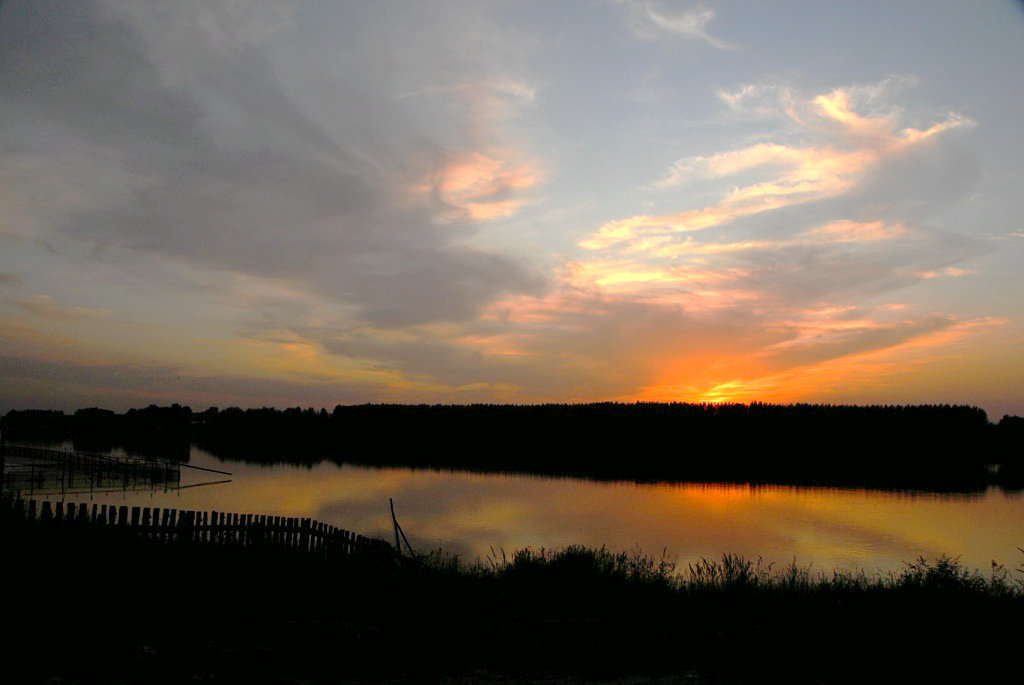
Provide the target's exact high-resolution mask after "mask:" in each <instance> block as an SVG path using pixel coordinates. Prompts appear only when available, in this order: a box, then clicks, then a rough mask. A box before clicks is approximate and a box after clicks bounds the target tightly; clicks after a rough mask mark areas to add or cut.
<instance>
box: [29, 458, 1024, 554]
mask: <svg viewBox="0 0 1024 685" xmlns="http://www.w3.org/2000/svg"><path fill="white" fill-rule="evenodd" d="M190 464H191V465H194V466H199V467H205V468H211V469H218V470H224V471H230V472H231V475H230V476H220V475H218V474H215V473H210V472H206V471H199V470H196V469H191V468H185V469H183V470H182V476H181V483H180V486H181V487H180V488H178V489H162V488H159V487H157V488H152V489H143V490H138V491H122V490H118V489H113V490H112V491H109V492H92V493H90V492H80V493H75V494H67V495H65V499H66V500H73V501H76V502H78V501H91V502H96V503H99V504H128V505H141V506H159V507H174V508H179V509H195V510H218V511H227V512H239V513H258V514H269V515H279V516H294V517H304V518H305V517H309V518H313V519H317V520H320V521H324V522H326V523H330V524H333V525H336V526H339V527H342V528H346V529H348V530H353V531H355V532H357V533H361V534H363V535H373V536H380V537H383V538H385V539H389V540H390V539H393V534H392V527H391V517H390V512H389V508H388V499H389V498H393V499H394V501H395V508H396V512H397V515H398V520H399V522H400V523H401V525H402V527H403V529H404V530H405V532H406V535H407V536H408V538H409V541H410V542H411V544H412V545H413V547H415V548H416V550H417V551H425V550H430V549H438V548H441V549H444V550H446V551H448V552H451V553H455V554H459V555H461V556H462V557H464V558H467V559H469V560H474V559H477V558H480V559H482V560H485V561H486V559H487V558H488V557H490V556H492V555H493V556H497V557H498V558H500V557H501V555H502V553H503V552H504V553H505V554H506V555H509V556H511V554H512V552H513V551H514V550H516V549H520V548H524V547H532V548H534V549H538V548H542V547H544V548H557V547H563V546H566V545H571V544H582V545H586V546H594V547H600V546H605V547H608V548H609V549H611V550H613V551H623V550H625V551H632V550H636V549H639V550H642V551H643V552H645V553H647V554H649V555H652V556H655V557H661V555H662V554H663V553H664V554H665V555H667V556H668V557H670V558H673V559H676V560H677V561H679V562H681V563H684V564H685V563H687V562H693V561H696V560H697V559H699V558H701V557H708V558H714V559H717V558H720V557H721V555H722V554H723V553H725V552H731V553H735V554H740V555H742V556H745V557H747V558H752V559H756V558H758V557H761V558H762V559H763V560H764V561H765V562H769V563H774V564H775V565H776V566H779V565H784V564H788V563H790V562H792V561H794V560H795V561H796V563H797V564H799V565H801V566H807V565H810V566H811V567H812V569H817V570H824V571H829V570H831V569H833V568H841V569H856V568H863V569H865V570H868V571H874V570H876V569H883V570H888V569H898V568H900V567H901V566H902V564H903V562H905V561H913V560H916V559H917V558H918V557H921V556H923V557H925V558H927V559H934V558H935V557H937V556H938V555H941V554H946V555H950V556H959V557H960V559H961V561H963V562H964V563H965V564H967V565H968V566H971V567H974V568H979V569H981V570H983V571H987V569H988V567H989V565H990V563H991V562H992V560H996V561H998V562H1000V563H1003V564H1005V565H1006V566H1008V567H1011V568H1016V567H1018V566H1019V565H1020V564H1021V562H1024V554H1022V553H1021V552H1020V551H1019V550H1018V547H1024V497H1021V496H1020V494H1019V493H1006V492H1004V491H1002V490H1001V489H998V488H995V487H993V488H990V489H989V490H987V491H986V492H984V493H981V494H976V495H940V494H933V493H913V492H889V491H878V490H848V489H831V488H797V487H790V486H749V485H735V484H695V483H679V484H664V483H663V484H634V483H606V482H594V481H588V480H578V479H568V478H548V477H540V476H528V475H505V474H480V473H465V472H440V471H431V470H413V469H409V468H369V467H362V466H351V465H342V466H338V465H335V464H332V463H321V464H319V465H316V466H313V467H308V468H307V467H303V466H292V465H274V466H261V465H256V464H246V463H241V462H232V461H227V462H224V461H221V460H219V459H217V458H215V457H214V456H212V455H210V454H208V453H206V452H204V451H203V450H200V449H198V448H195V447H193V448H192V452H191V460H190ZM226 478H230V482H226V483H214V481H218V480H223V479H226ZM23 494H25V495H26V496H27V495H28V493H27V492H23ZM33 496H34V497H36V498H37V499H51V500H59V499H61V495H60V494H49V495H44V494H36V495H33Z"/></svg>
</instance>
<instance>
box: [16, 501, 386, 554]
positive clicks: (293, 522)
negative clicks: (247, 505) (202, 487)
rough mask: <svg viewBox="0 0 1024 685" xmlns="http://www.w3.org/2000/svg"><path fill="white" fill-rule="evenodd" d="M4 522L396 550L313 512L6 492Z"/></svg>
mask: <svg viewBox="0 0 1024 685" xmlns="http://www.w3.org/2000/svg"><path fill="white" fill-rule="evenodd" d="M0 517H2V521H3V524H4V525H5V526H6V525H10V526H21V527H23V528H30V527H39V528H40V529H49V530H60V531H62V532H67V533H69V534H70V533H73V532H74V531H76V530H77V531H96V532H100V531H103V532H110V533H122V534H124V535H126V536H130V537H131V538H133V539H135V540H141V541H144V542H148V543H153V544H167V545H215V546H222V547H233V548H242V549H252V550H275V549H277V550H283V551H294V552H305V553H307V554H316V555H321V556H331V557H337V556H348V555H353V554H362V553H377V554H392V553H394V548H392V546H391V545H390V544H388V542H386V541H385V540H381V539H378V538H370V537H364V536H362V535H356V534H355V533H352V532H350V531H347V530H342V529H341V528H336V527H335V526H331V525H328V524H326V523H321V522H320V521H314V520H312V519H308V518H290V517H283V516H266V515H262V514H234V513H226V512H218V511H210V512H206V511H188V510H178V509H168V508H163V509H161V508H160V507H152V508H151V507H128V506H127V505H121V506H115V505H107V504H95V503H94V504H92V505H91V506H90V505H89V504H86V503H85V502H78V503H75V502H63V501H57V502H51V501H50V500H42V501H41V502H37V501H36V500H34V499H29V500H25V499H22V498H20V497H13V496H10V495H5V496H4V497H3V498H2V507H0Z"/></svg>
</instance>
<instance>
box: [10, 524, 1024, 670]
mask: <svg viewBox="0 0 1024 685" xmlns="http://www.w3.org/2000/svg"><path fill="white" fill-rule="evenodd" d="M87 530H89V529H88V527H87V526H82V527H78V526H74V525H71V526H66V527H63V528H61V527H55V526H49V527H48V526H45V525H36V526H34V527H29V528H24V527H21V528H16V529H12V528H8V529H6V533H7V535H5V540H6V544H7V547H8V551H9V552H10V553H12V557H11V558H12V559H14V560H15V563H12V564H10V569H11V571H12V573H11V574H10V575H9V577H8V581H7V582H8V583H9V586H8V587H10V588H12V589H16V590H17V591H16V592H11V593H8V595H7V597H6V601H5V606H6V608H7V610H8V615H9V616H11V617H12V623H13V624H14V625H15V626H16V628H15V630H14V631H13V632H12V633H9V635H8V637H7V638H6V647H7V648H8V650H7V654H8V655H9V656H8V658H6V659H5V663H4V664H3V666H2V668H3V671H4V673H5V674H6V675H7V676H9V677H13V678H14V680H15V681H17V682H40V683H41V682H49V683H54V682H62V683H64V682H75V683H109V682H147V683H178V682H253V683H296V682H304V683H344V682H349V683H350V682H427V681H434V682H442V681H448V682H472V681H474V680H476V679H481V680H490V681H498V682H524V681H537V682H591V681H601V680H612V681H615V680H618V681H622V680H623V679H627V678H632V679H634V681H636V680H637V679H645V678H657V679H660V680H661V681H662V682H691V683H693V682H697V683H712V682H715V683H736V682H754V681H757V682H764V681H766V680H767V681H770V682H791V683H855V682H856V683H860V682H865V681H866V680H870V681H872V682H882V681H884V682H895V681H898V680H905V679H907V678H911V677H912V678H915V679H926V680H929V681H931V682H972V681H975V682H976V681H981V680H986V679H992V678H995V677H997V676H998V675H1000V674H1005V673H1007V672H1010V671H1009V670H1008V669H1012V668H1015V667H1016V660H1017V651H1016V648H1017V639H1016V636H1017V635H1018V634H1019V633H1018V630H1017V623H1018V621H1019V616H1020V612H1021V609H1024V593H1022V584H1021V582H1020V577H1021V576H1020V573H1019V572H1018V571H1013V570H1007V569H996V570H993V571H991V572H989V573H978V572H975V571H972V570H969V569H966V568H964V567H963V566H961V565H960V564H958V563H956V562H955V561H951V560H948V559H938V560H933V561H931V562H927V563H924V562H919V563H914V564H909V565H906V566H905V567H904V568H903V569H902V570H901V571H900V572H897V573H888V574H863V573H842V572H840V573H828V572H825V573H822V572H818V571H814V570H811V569H805V568H799V567H796V566H791V567H788V568H775V569H768V568H766V567H765V566H763V565H759V564H758V563H757V562H755V561H751V560H745V559H742V558H740V557H736V556H732V555H727V556H725V557H723V558H722V559H720V560H717V561H708V562H704V563H699V564H697V565H695V566H687V567H685V568H680V567H678V566H675V565H673V564H671V563H665V562H663V561H662V560H660V559H658V558H654V557H648V556H645V555H644V554H642V553H638V552H625V553H612V552H610V551H608V550H605V549H598V550H595V549H587V548H583V547H570V548H566V549H563V550H559V551H555V552H545V553H539V552H521V553H519V554H516V555H513V556H512V557H511V558H505V559H499V560H496V561H495V562H494V563H484V564H468V565H467V564H465V563H462V562H460V561H459V560H457V559H455V558H453V557H451V556H447V555H431V556H428V557H426V558H421V559H418V560H410V559H408V558H405V559H401V558H398V557H397V556H395V555H387V554H384V555H381V554H374V555H367V556H352V557H343V558H338V557H332V558H324V557H320V556H316V555H313V554H306V553H297V552H295V553H281V552H280V550H276V549H275V550H269V549H266V548H262V547H257V548H246V549H243V548H233V547H230V546H229V547H222V546H215V545H197V544H195V543H194V542H189V543H184V544H165V543H161V544H150V543H145V542H142V541H136V542H132V541H130V540H128V541H126V539H125V537H124V536H123V535H117V536H111V537H105V536H102V535H88V534H87Z"/></svg>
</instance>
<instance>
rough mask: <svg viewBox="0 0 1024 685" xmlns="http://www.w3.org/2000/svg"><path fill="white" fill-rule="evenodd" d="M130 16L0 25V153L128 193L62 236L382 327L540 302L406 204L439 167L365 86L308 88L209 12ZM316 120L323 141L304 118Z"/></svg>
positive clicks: (436, 154) (461, 232)
mask: <svg viewBox="0 0 1024 685" xmlns="http://www.w3.org/2000/svg"><path fill="white" fill-rule="evenodd" d="M124 8H127V9H129V10H130V11H128V12H124V11H121V10H122V9H124ZM124 8H122V7H118V8H117V9H116V10H115V9H110V8H109V7H108V6H107V5H106V4H105V3H102V2H92V3H85V2H83V3H67V2H59V1H49V0H44V1H41V2H32V3H7V4H5V5H4V8H3V14H2V15H0V90H2V91H3V92H4V94H5V96H4V99H3V102H2V103H0V120H2V121H3V122H4V124H3V126H4V128H3V129H0V149H3V150H4V152H5V153H6V154H8V155H12V156H18V155H40V156H44V157H46V158H48V159H50V160H52V161H53V163H54V164H58V165H59V164H60V160H61V157H62V156H64V155H68V156H73V157H75V158H79V159H81V158H84V159H85V160H86V161H87V166H88V167H91V169H90V171H91V172H92V173H93V174H96V175H100V176H102V175H104V174H106V175H107V176H109V178H111V179H114V178H123V177H125V176H127V178H128V179H130V180H128V181H121V182H117V183H115V182H114V181H113V180H112V181H111V182H110V183H109V184H108V185H109V187H110V188H111V190H110V192H109V193H108V194H107V195H106V196H104V197H100V198H96V199H95V200H94V201H93V202H92V203H91V206H88V207H84V208H77V209H76V210H75V211H69V212H67V213H66V214H65V216H64V218H63V220H62V221H61V222H60V223H59V225H58V226H57V229H58V230H59V231H61V232H62V233H64V234H65V235H67V236H70V237H73V238H75V239H78V240H84V241H91V242H94V243H96V244H97V245H104V244H109V245H116V246H119V247H126V248H130V249H134V250H142V251H147V252H151V253H158V254H163V255H167V256H170V257H174V258H177V259H181V260H185V261H188V262H193V263H198V264H203V265H206V266H209V267H212V268H221V269H231V270H237V271H240V272H243V273H248V274H253V275H259V276H271V277H275V278H285V279H292V280H295V281H298V282H301V283H305V284H306V286H307V287H308V288H310V289H311V290H313V291H316V292H319V293H321V294H324V295H327V296H329V297H332V298H336V299H338V300H339V301H342V302H345V303H347V304H352V305H355V306H356V307H357V308H358V309H359V311H361V313H362V316H363V317H364V318H366V319H368V320H370V321H373V322H374V323H376V324H378V325H403V324H409V323H416V322H423V321H431V320H464V319H468V318H471V317H472V316H473V315H474V314H475V313H476V312H477V311H478V310H479V308H480V307H481V306H483V305H484V304H486V303H487V302H488V301H490V300H491V299H493V298H494V297H496V296H497V295H499V294H502V293H516V292H539V291H540V289H541V288H542V287H543V283H542V281H541V279H540V278H539V277H538V276H537V275H535V274H533V273H531V270H530V269H529V268H527V267H526V266H525V265H524V264H523V263H521V262H519V261H517V260H516V259H514V258H511V257H508V256H505V255H501V254H496V253H492V252H486V251H483V250H481V249H479V248H473V247H470V246H468V245H467V244H465V242H464V240H465V238H466V236H467V235H469V234H471V231H468V230H467V229H466V228H465V227H453V226H451V225H442V224H439V223H438V222H436V221H435V215H436V213H437V212H438V211H440V209H443V208H439V207H438V206H437V205H436V203H434V202H432V201H431V199H430V198H429V197H426V198H424V199H422V200H420V201H410V197H409V191H408V188H409V187H410V186H412V185H413V184H414V183H415V182H417V181H418V180H419V179H420V178H421V177H423V176H428V175H429V174H430V173H431V172H432V170H434V169H436V168H437V167H439V166H441V165H443V164H444V163H445V162H446V160H447V157H446V154H447V153H446V152H445V151H444V149H443V148H442V147H441V146H439V145H438V144H437V143H435V142H432V141H431V140H429V138H424V137H420V138H419V139H418V140H415V141H410V140H409V139H408V138H409V137H408V129H409V128H415V127H414V126H412V125H411V122H408V121H405V120H404V119H405V117H404V116H403V114H402V112H401V111H396V109H395V105H394V104H393V98H389V97H388V96H387V93H385V92H382V91H380V90H377V91H374V90H373V89H372V86H373V84H372V82H370V81H369V79H368V77H367V76H365V75H362V74H356V75H354V76H353V77H352V78H350V79H348V80H347V81H346V80H345V78H344V77H342V78H341V80H340V82H335V83H331V84H327V83H320V84H319V86H320V88H321V89H318V88H314V87H311V85H310V82H311V81H312V82H314V83H315V82H316V80H317V78H320V77H317V76H316V75H310V74H304V73H300V72H298V71H294V72H293V71H289V69H292V68H295V67H293V65H292V63H291V62H289V61H288V60H287V59H279V60H277V61H274V59H273V56H274V53H273V50H272V46H268V45H264V44H262V43H260V42H259V40H257V39H258V38H259V37H260V36H262V35H263V32H262V31H260V30H255V29H254V28H253V26H252V25H251V24H245V23H244V22H243V23H241V24H240V23H239V22H230V21H219V23H215V26H216V30H212V29H210V28H209V24H210V21H204V18H206V17H205V13H209V12H212V11H213V10H215V9H216V8H215V7H213V6H202V5H199V6H196V7H192V6H189V5H184V4H182V5H177V4H176V5H175V6H174V7H168V6H167V5H163V4H161V5H160V6H156V5H151V4H149V3H143V4H136V5H125V6H124ZM215 18H216V19H223V17H220V16H219V15H218V16H216V17H215ZM229 18H230V17H229ZM366 21H369V20H366ZM283 25H284V26H285V27H287V22H284V24H283ZM372 28H373V27H372V22H370V25H369V26H368V27H367V29H368V30H372ZM285 30H286V29H285ZM252 34H255V36H256V37H257V39H253V37H252ZM339 90H340V91H341V94H342V97H340V98H339V97H338V91H339ZM328 107H330V108H332V111H333V112H335V113H336V114H337V116H336V121H334V122H333V123H332V124H331V125H330V126H327V125H324V124H323V123H321V119H322V118H323V117H322V116H319V115H316V114H315V113H316V112H318V111H323V110H324V109H325V108H328ZM339 122H340V123H339ZM468 123H469V122H467V124H468ZM407 124H408V125H407ZM389 127H391V128H392V129H393V130H389ZM392 133H393V134H394V135H393V136H392V135H391V134H392ZM381 141H384V142H381ZM403 146H404V147H403Z"/></svg>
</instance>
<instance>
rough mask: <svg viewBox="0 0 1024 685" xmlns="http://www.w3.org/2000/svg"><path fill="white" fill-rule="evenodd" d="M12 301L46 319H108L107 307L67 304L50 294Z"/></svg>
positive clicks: (30, 312) (34, 314)
mask: <svg viewBox="0 0 1024 685" xmlns="http://www.w3.org/2000/svg"><path fill="white" fill-rule="evenodd" d="M11 302H12V303H13V304H15V305H17V306H18V307H20V308H21V309H22V310H24V311H26V312H28V313H29V314H31V315H32V316H37V317H41V318H45V319H106V318H108V317H109V316H110V311H109V310H107V309H99V308H96V307H79V306H67V305H65V304H62V303H60V302H57V301H56V300H54V299H53V298H52V297H50V296H49V295H34V296H32V297H22V298H17V299H14V300H11Z"/></svg>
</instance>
